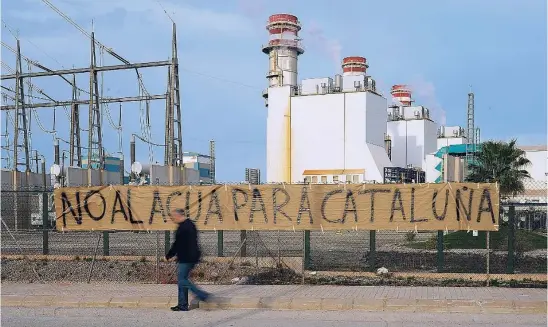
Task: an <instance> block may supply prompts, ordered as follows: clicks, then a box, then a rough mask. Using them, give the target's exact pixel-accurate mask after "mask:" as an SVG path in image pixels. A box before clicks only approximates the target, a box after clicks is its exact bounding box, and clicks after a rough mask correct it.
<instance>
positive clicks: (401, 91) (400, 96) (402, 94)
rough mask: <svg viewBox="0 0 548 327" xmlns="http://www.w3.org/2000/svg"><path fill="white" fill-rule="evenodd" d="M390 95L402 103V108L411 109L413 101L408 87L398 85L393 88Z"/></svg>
mask: <svg viewBox="0 0 548 327" xmlns="http://www.w3.org/2000/svg"><path fill="white" fill-rule="evenodd" d="M390 94H392V99H394V101H397V102H399V103H401V104H402V106H405V107H409V106H411V102H413V100H412V99H411V90H410V89H409V87H407V85H403V84H398V85H394V86H392V89H391V90H390Z"/></svg>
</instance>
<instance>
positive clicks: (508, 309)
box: [1, 295, 547, 314]
mask: <svg viewBox="0 0 548 327" xmlns="http://www.w3.org/2000/svg"><path fill="white" fill-rule="evenodd" d="M176 302H177V298H176V297H170V296H165V297H147V296H132V297H113V298H102V297H97V298H94V297H82V298H79V297H70V296H64V297H63V298H58V297H55V296H53V295H42V296H40V295H33V296H30V295H29V296H19V295H2V302H1V306H2V307H64V308H141V309H162V308H165V309H167V308H169V307H170V306H174V305H175V304H176ZM191 306H192V307H193V308H200V309H205V310H212V309H269V310H360V311H374V312H379V311H386V312H395V311H399V312H422V313H514V314H546V313H547V309H546V308H547V302H546V301H475V300H433V299H418V300H413V299H365V298H339V299H337V298H292V297H255V298H253V297H232V298H230V297H215V298H214V299H212V301H210V302H208V303H204V302H199V303H197V302H194V301H192V304H191Z"/></svg>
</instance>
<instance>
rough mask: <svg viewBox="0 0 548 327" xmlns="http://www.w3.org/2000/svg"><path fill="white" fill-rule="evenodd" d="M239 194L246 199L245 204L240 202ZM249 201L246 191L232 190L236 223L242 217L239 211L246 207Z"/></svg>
mask: <svg viewBox="0 0 548 327" xmlns="http://www.w3.org/2000/svg"><path fill="white" fill-rule="evenodd" d="M238 194H241V195H243V197H244V202H243V203H239V202H238ZM248 200H249V197H248V196H247V192H246V191H244V190H242V189H239V188H233V189H232V204H233V207H234V220H235V221H239V220H240V217H239V216H238V210H240V209H241V208H243V207H245V206H246V205H247V201H248Z"/></svg>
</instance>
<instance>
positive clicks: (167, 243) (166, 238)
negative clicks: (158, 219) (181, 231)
mask: <svg viewBox="0 0 548 327" xmlns="http://www.w3.org/2000/svg"><path fill="white" fill-rule="evenodd" d="M170 248H171V231H168V230H166V231H165V233H164V251H165V254H166V255H167V253H168V252H169V249H170Z"/></svg>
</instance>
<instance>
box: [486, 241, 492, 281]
mask: <svg viewBox="0 0 548 327" xmlns="http://www.w3.org/2000/svg"><path fill="white" fill-rule="evenodd" d="M485 234H486V236H485V243H486V244H487V262H486V265H487V269H486V271H487V286H489V282H490V277H489V270H490V269H489V268H490V267H489V263H490V262H489V261H490V259H491V258H490V255H491V250H490V249H489V231H487V233H485Z"/></svg>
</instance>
